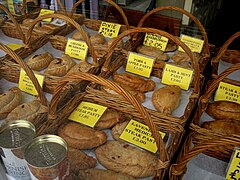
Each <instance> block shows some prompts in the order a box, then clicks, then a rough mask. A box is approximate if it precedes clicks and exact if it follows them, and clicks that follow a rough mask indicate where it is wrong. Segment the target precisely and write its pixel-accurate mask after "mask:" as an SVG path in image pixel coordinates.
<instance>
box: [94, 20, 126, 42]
mask: <svg viewBox="0 0 240 180" xmlns="http://www.w3.org/2000/svg"><path fill="white" fill-rule="evenodd" d="M120 28H121V25H120V24H115V23H109V22H104V21H103V22H102V23H101V26H100V28H99V31H98V32H99V33H100V34H102V35H103V36H105V37H110V38H114V37H117V36H118V33H119V30H120Z"/></svg>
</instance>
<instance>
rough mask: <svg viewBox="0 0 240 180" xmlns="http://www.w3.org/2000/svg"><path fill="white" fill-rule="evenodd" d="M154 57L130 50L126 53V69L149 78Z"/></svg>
mask: <svg viewBox="0 0 240 180" xmlns="http://www.w3.org/2000/svg"><path fill="white" fill-rule="evenodd" d="M154 61H155V58H152V57H148V56H145V55H142V54H138V53H133V52H130V53H129V55H128V60H127V66H126V71H128V72H131V73H133V74H137V75H140V76H143V77H147V78H149V77H150V75H151V72H152V67H153V64H154Z"/></svg>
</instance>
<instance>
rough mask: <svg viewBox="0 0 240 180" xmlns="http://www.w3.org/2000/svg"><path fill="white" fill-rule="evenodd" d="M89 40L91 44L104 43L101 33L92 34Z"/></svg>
mask: <svg viewBox="0 0 240 180" xmlns="http://www.w3.org/2000/svg"><path fill="white" fill-rule="evenodd" d="M90 41H91V43H92V45H95V44H104V43H105V37H104V36H103V35H102V34H99V33H97V34H94V35H92V36H91V37H90Z"/></svg>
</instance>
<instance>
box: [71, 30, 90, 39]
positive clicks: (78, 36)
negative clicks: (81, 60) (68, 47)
mask: <svg viewBox="0 0 240 180" xmlns="http://www.w3.org/2000/svg"><path fill="white" fill-rule="evenodd" d="M85 33H87V35H88V37H89V34H88V32H86V31H85ZM72 38H73V39H75V40H78V41H84V39H83V35H82V33H80V31H77V32H75V33H74V34H73V35H72Z"/></svg>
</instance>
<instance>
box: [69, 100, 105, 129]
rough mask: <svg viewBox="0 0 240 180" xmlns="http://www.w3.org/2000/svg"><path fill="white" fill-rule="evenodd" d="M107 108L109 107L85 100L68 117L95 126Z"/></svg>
mask: <svg viewBox="0 0 240 180" xmlns="http://www.w3.org/2000/svg"><path fill="white" fill-rule="evenodd" d="M106 109H107V107H104V106H101V105H98V104H94V103H90V102H84V101H83V102H81V103H80V104H79V106H78V107H77V108H76V109H75V110H74V111H73V112H72V114H71V115H70V116H69V118H68V119H70V120H72V121H75V122H79V123H82V124H85V125H87V126H90V127H94V126H95V124H96V123H97V121H98V120H99V119H100V117H101V116H102V115H103V113H104V112H105V110H106Z"/></svg>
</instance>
